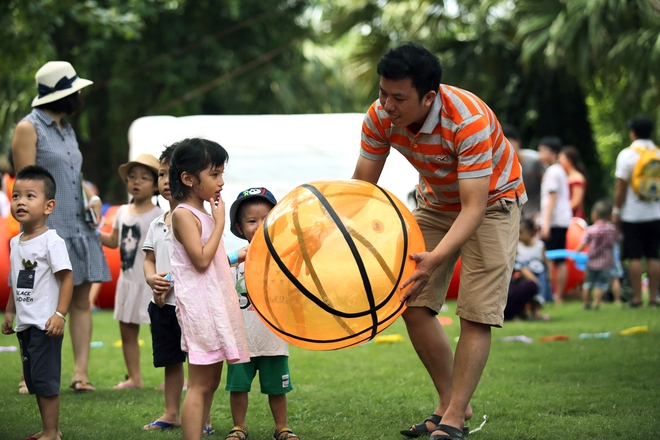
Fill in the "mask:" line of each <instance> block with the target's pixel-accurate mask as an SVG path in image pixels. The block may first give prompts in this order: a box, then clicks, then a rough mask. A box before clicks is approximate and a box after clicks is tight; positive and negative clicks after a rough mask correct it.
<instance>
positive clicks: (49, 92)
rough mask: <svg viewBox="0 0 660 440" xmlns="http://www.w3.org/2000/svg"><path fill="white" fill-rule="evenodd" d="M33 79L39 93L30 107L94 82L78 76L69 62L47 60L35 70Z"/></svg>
mask: <svg viewBox="0 0 660 440" xmlns="http://www.w3.org/2000/svg"><path fill="white" fill-rule="evenodd" d="M35 79H36V81H37V91H38V92H39V95H38V96H37V97H36V98H34V99H33V100H32V107H36V106H38V105H41V104H47V103H49V102H54V101H57V100H58V99H62V98H64V97H66V96H69V95H72V94H74V93H76V92H77V91H78V90H80V89H82V88H83V87H87V86H88V85H90V84H94V83H93V82H92V81H90V80H88V79H83V78H79V77H78V75H77V74H76V70H75V69H74V68H73V66H72V65H71V63H67V62H66V61H49V62H47V63H46V64H44V65H43V66H42V67H41V69H39V70H38V71H37V74H36V76H35Z"/></svg>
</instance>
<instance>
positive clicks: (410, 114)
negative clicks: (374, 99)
mask: <svg viewBox="0 0 660 440" xmlns="http://www.w3.org/2000/svg"><path fill="white" fill-rule="evenodd" d="M436 93H437V92H435V91H430V92H428V93H427V94H426V95H424V97H422V100H421V102H420V99H419V94H418V93H417V90H416V89H415V88H414V87H413V84H412V81H411V80H410V78H405V79H398V80H394V79H387V78H383V77H381V78H380V93H379V95H378V99H379V100H380V104H381V105H382V106H383V108H384V109H385V111H386V112H387V115H388V117H389V119H390V121H392V124H393V125H395V126H397V127H407V126H409V125H410V124H414V123H419V124H423V123H424V121H425V120H426V116H427V115H428V113H429V110H430V109H431V104H433V100H434V99H435V95H436Z"/></svg>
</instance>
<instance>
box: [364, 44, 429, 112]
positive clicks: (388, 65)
mask: <svg viewBox="0 0 660 440" xmlns="http://www.w3.org/2000/svg"><path fill="white" fill-rule="evenodd" d="M376 72H378V75H380V76H381V77H383V78H386V79H391V80H401V79H406V78H410V81H411V82H412V85H413V87H414V88H415V90H417V94H418V95H419V101H420V102H421V101H422V99H423V98H424V95H426V94H427V93H428V92H430V91H434V92H437V91H438V88H439V87H440V80H441V79H442V67H441V66H440V60H438V57H436V56H435V55H434V54H432V53H431V52H429V50H428V49H426V48H425V47H424V46H422V45H420V44H416V43H412V42H408V43H405V44H403V45H401V46H399V47H397V48H395V49H391V50H390V51H389V52H387V53H386V54H385V55H383V56H382V57H381V59H380V61H378V67H377V69H376Z"/></svg>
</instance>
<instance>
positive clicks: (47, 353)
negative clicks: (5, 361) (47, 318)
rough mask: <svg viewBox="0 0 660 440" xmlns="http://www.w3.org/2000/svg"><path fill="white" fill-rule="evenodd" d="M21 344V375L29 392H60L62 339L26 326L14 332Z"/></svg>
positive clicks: (50, 393)
mask: <svg viewBox="0 0 660 440" xmlns="http://www.w3.org/2000/svg"><path fill="white" fill-rule="evenodd" d="M16 336H17V337H18V344H19V345H20V346H21V358H22V360H23V377H24V379H25V385H27V389H28V391H29V392H30V394H36V395H37V396H43V397H50V396H57V395H59V394H60V376H61V373H62V340H63V339H64V336H58V337H56V338H51V337H50V336H46V331H45V330H40V329H38V328H37V327H28V328H26V329H25V330H23V331H20V332H18V333H16Z"/></svg>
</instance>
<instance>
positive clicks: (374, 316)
mask: <svg viewBox="0 0 660 440" xmlns="http://www.w3.org/2000/svg"><path fill="white" fill-rule="evenodd" d="M301 186H302V187H303V188H306V189H307V190H308V191H311V192H312V194H314V195H315V196H316V197H317V198H318V199H319V202H321V205H323V207H324V208H325V209H326V211H327V213H328V215H329V216H330V217H331V218H332V220H333V221H334V222H335V226H337V229H338V230H339V232H341V235H342V236H343V237H344V240H345V241H346V244H347V245H348V248H349V249H350V250H351V254H352V255H353V259H354V260H355V264H356V265H357V267H358V271H359V272H360V277H361V278H362V284H363V286H364V293H365V294H366V297H367V301H368V302H369V310H370V311H371V313H370V314H371V322H372V331H371V338H370V339H373V338H374V337H375V336H376V335H377V334H378V333H377V331H376V330H377V328H378V327H377V324H378V313H377V310H376V300H375V298H374V292H373V289H372V288H371V281H370V280H369V275H368V274H367V268H366V267H365V266H364V261H362V256H361V255H360V252H358V249H357V246H355V242H354V241H353V237H351V234H350V233H349V232H348V231H347V230H346V226H344V223H343V222H342V221H341V219H340V218H339V216H338V215H337V212H336V211H335V210H334V208H333V207H332V205H331V204H330V202H328V199H326V198H325V196H324V195H323V194H322V193H321V191H319V190H318V189H316V188H315V187H313V186H312V185H308V184H306V183H304V184H302V185H301Z"/></svg>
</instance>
